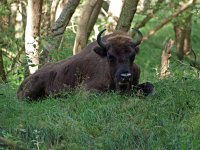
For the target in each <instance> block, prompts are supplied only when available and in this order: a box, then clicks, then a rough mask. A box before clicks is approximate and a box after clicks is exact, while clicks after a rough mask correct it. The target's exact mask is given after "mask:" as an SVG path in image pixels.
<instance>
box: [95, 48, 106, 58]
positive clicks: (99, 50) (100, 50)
mask: <svg viewBox="0 0 200 150" xmlns="http://www.w3.org/2000/svg"><path fill="white" fill-rule="evenodd" d="M93 50H94V52H95V53H97V54H98V55H99V56H101V57H105V56H107V51H106V50H105V49H104V48H101V47H99V46H95V47H94V48H93Z"/></svg>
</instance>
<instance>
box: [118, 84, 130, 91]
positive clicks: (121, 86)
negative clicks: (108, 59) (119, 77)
mask: <svg viewBox="0 0 200 150" xmlns="http://www.w3.org/2000/svg"><path fill="white" fill-rule="evenodd" d="M115 87H116V90H117V91H120V92H124V91H130V90H131V83H130V82H127V83H122V82H118V83H117V84H116V85H115Z"/></svg>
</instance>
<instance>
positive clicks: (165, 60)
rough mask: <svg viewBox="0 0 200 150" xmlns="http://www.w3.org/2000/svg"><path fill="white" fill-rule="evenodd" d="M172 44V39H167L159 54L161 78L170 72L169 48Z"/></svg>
mask: <svg viewBox="0 0 200 150" xmlns="http://www.w3.org/2000/svg"><path fill="white" fill-rule="evenodd" d="M173 45H174V41H173V40H171V39H170V40H169V41H167V43H166V45H165V48H164V50H163V52H162V56H161V71H160V77H161V78H162V79H163V78H165V77H167V76H168V75H169V74H170V71H169V63H170V57H171V49H172V47H173Z"/></svg>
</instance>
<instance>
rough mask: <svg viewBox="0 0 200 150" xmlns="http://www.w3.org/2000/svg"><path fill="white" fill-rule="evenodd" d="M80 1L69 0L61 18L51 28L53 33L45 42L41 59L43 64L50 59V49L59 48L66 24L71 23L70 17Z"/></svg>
mask: <svg viewBox="0 0 200 150" xmlns="http://www.w3.org/2000/svg"><path fill="white" fill-rule="evenodd" d="M79 3H80V0H68V2H67V3H66V5H65V7H64V9H63V11H62V13H61V14H60V16H59V18H58V19H57V20H56V22H55V23H54V24H53V27H52V28H51V33H50V35H49V37H48V39H47V40H46V41H45V44H44V49H43V52H42V59H41V63H42V64H45V63H46V62H48V61H49V59H50V58H49V52H50V51H52V50H57V49H58V48H59V46H60V43H61V40H62V37H63V33H64V31H65V29H66V26H67V25H68V24H69V22H70V19H71V17H72V15H73V14H74V12H75V10H76V8H77V6H78V5H79Z"/></svg>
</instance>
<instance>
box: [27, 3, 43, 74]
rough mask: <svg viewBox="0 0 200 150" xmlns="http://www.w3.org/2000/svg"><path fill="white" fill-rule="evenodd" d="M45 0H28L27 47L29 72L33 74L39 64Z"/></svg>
mask: <svg viewBox="0 0 200 150" xmlns="http://www.w3.org/2000/svg"><path fill="white" fill-rule="evenodd" d="M42 3H43V0H37V1H33V0H28V6H27V23H26V31H25V49H26V55H27V58H28V65H29V72H30V74H33V73H34V72H35V71H36V70H37V69H38V65H39V41H40V21H41V20H40V18H41V14H42Z"/></svg>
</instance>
